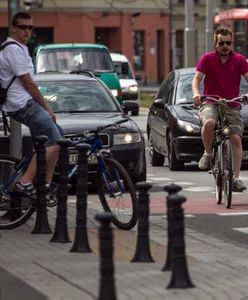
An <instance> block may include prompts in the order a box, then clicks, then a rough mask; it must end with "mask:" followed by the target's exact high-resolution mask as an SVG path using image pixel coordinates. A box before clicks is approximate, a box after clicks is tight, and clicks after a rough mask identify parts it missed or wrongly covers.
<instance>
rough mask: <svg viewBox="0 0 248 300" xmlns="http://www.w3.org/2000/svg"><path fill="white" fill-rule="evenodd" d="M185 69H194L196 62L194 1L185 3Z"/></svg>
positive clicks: (188, 0) (189, 0)
mask: <svg viewBox="0 0 248 300" xmlns="http://www.w3.org/2000/svg"><path fill="white" fill-rule="evenodd" d="M184 41H185V43H184V44H185V52H184V55H185V67H194V66H195V61H196V45H195V28H194V7H193V0H186V1H185V30H184Z"/></svg>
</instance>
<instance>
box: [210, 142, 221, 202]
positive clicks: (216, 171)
mask: <svg viewBox="0 0 248 300" xmlns="http://www.w3.org/2000/svg"><path fill="white" fill-rule="evenodd" d="M220 151H221V150H220V147H218V146H215V148H214V149H213V153H214V155H213V162H212V172H213V176H214V181H215V197H216V203H217V204H221V201H222V187H223V180H222V175H221V174H222V171H221V163H220V158H221V153H220Z"/></svg>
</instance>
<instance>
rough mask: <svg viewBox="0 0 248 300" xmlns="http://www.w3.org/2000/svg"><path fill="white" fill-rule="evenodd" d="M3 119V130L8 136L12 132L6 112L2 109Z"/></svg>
mask: <svg viewBox="0 0 248 300" xmlns="http://www.w3.org/2000/svg"><path fill="white" fill-rule="evenodd" d="M2 121H3V131H4V135H5V136H7V135H8V132H10V127H9V124H8V120H7V116H6V113H5V112H4V111H3V110H2Z"/></svg>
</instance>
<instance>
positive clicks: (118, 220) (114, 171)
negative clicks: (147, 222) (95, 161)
mask: <svg viewBox="0 0 248 300" xmlns="http://www.w3.org/2000/svg"><path fill="white" fill-rule="evenodd" d="M104 161H105V164H106V168H107V174H106V175H107V177H108V182H109V184H110V189H111V190H112V191H113V192H112V193H109V188H108V187H107V186H106V183H105V181H104V179H103V174H101V173H100V172H98V175H97V189H98V194H99V198H100V201H101V204H102V206H103V208H104V210H106V211H111V212H112V213H113V214H114V215H115V217H114V220H113V223H114V224H115V226H116V227H118V228H120V229H124V230H129V229H131V228H133V227H134V226H135V224H136V223H137V219H138V216H137V198H136V192H135V187H134V185H133V182H132V180H131V179H130V176H129V175H128V173H127V171H126V170H125V169H124V167H123V166H122V165H121V164H120V163H119V162H118V161H116V160H115V159H112V158H105V159H104ZM118 177H119V179H118Z"/></svg>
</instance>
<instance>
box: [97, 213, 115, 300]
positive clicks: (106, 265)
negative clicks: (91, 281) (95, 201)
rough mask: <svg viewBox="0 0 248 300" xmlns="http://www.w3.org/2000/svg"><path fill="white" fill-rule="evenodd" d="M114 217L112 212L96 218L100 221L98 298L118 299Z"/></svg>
mask: <svg viewBox="0 0 248 300" xmlns="http://www.w3.org/2000/svg"><path fill="white" fill-rule="evenodd" d="M113 219H114V215H113V214H112V213H111V212H103V213H99V214H97V215H96V220H97V221H99V222H100V228H99V240H100V243H99V247H100V286H99V295H98V300H116V299H117V297H116V292H115V279H114V263H113V231H112V228H111V226H110V223H111V222H112V221H113Z"/></svg>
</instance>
